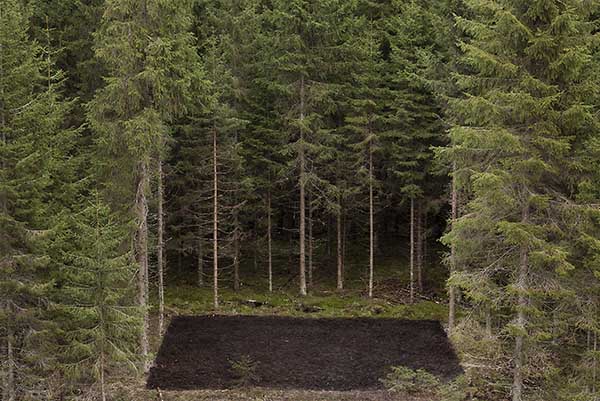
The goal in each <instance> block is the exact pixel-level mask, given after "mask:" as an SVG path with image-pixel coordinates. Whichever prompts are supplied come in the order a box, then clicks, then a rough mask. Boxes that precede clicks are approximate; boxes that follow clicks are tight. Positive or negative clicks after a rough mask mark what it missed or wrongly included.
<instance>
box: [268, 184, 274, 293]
mask: <svg viewBox="0 0 600 401" xmlns="http://www.w3.org/2000/svg"><path fill="white" fill-rule="evenodd" d="M271 230H272V223H271V189H270V188H269V192H267V250H268V253H269V255H268V261H267V266H268V270H269V272H268V273H269V292H273V251H272V248H271V247H272V244H271V235H272V234H271Z"/></svg>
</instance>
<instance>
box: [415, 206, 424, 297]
mask: <svg viewBox="0 0 600 401" xmlns="http://www.w3.org/2000/svg"><path fill="white" fill-rule="evenodd" d="M416 219H417V221H416V225H417V227H416V228H417V243H416V247H417V249H416V251H417V266H416V267H417V290H418V291H419V293H423V205H422V204H421V202H419V205H418V206H417V215H416Z"/></svg>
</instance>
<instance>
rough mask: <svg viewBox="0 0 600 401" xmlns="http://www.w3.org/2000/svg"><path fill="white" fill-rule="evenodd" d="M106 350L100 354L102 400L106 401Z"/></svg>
mask: <svg viewBox="0 0 600 401" xmlns="http://www.w3.org/2000/svg"><path fill="white" fill-rule="evenodd" d="M104 365H105V363H104V352H103V353H102V355H101V356H100V397H101V399H102V401H106V380H105V378H104V370H105V366H104Z"/></svg>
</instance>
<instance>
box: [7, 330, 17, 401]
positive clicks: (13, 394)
mask: <svg viewBox="0 0 600 401" xmlns="http://www.w3.org/2000/svg"><path fill="white" fill-rule="evenodd" d="M7 327H8V333H7V335H6V365H7V369H6V370H7V372H6V395H7V397H8V401H16V399H17V388H16V383H15V382H16V380H15V365H16V363H15V353H14V345H13V341H14V337H13V335H14V334H13V331H12V328H11V327H10V322H9V324H8V325H7Z"/></svg>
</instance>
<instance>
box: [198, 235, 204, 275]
mask: <svg viewBox="0 0 600 401" xmlns="http://www.w3.org/2000/svg"><path fill="white" fill-rule="evenodd" d="M202 237H203V236H202V226H201V225H200V224H198V261H197V264H198V287H202V286H203V285H204V244H203V238H202Z"/></svg>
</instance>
